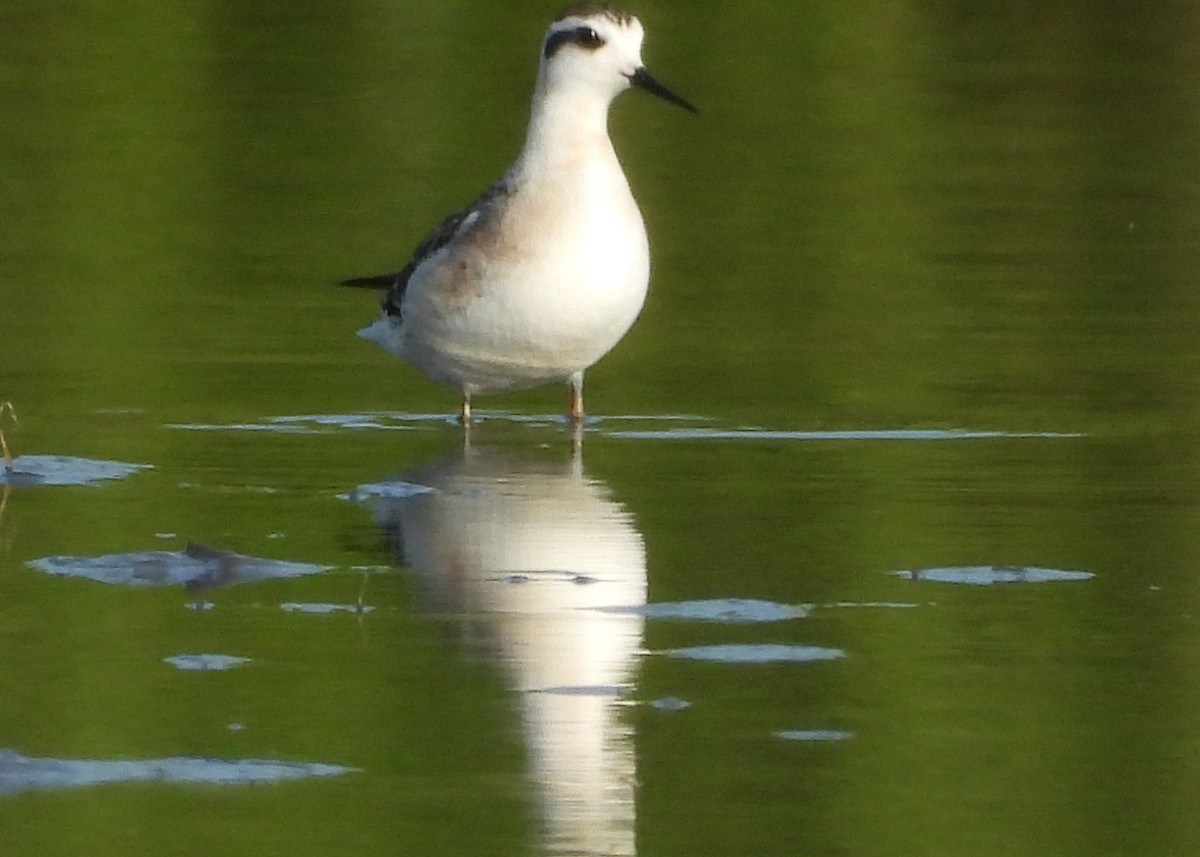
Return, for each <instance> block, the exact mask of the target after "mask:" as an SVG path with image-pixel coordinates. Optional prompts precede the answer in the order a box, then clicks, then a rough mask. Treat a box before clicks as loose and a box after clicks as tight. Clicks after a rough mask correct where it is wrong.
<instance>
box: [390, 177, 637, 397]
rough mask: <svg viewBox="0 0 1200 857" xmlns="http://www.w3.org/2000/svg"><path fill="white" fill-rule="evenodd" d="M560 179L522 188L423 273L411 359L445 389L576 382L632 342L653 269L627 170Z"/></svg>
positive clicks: (409, 305) (409, 319)
mask: <svg viewBox="0 0 1200 857" xmlns="http://www.w3.org/2000/svg"><path fill="white" fill-rule="evenodd" d="M553 178H554V179H556V180H552V181H542V182H530V183H527V184H526V185H524V186H522V187H520V188H519V190H518V192H516V193H514V194H513V195H511V196H510V197H508V198H507V199H506V200H505V204H504V205H503V206H501V207H500V208H499V210H498V211H497V212H496V214H495V216H494V217H492V218H490V220H489V221H488V222H486V223H480V224H478V225H477V226H476V228H474V229H473V230H471V231H470V232H469V233H468V234H467V235H466V236H464V240H463V241H462V242H456V243H455V244H453V245H451V246H450V247H448V248H447V249H446V250H445V251H443V253H439V254H437V255H436V256H434V257H433V258H431V259H430V264H427V265H424V266H422V267H421V268H419V269H418V270H417V272H415V274H414V276H413V278H412V280H411V281H410V283H409V287H408V292H407V293H406V296H405V301H404V305H403V314H404V322H403V342H402V343H401V344H400V353H401V356H402V357H404V358H405V359H406V360H408V361H409V362H411V363H413V364H414V365H416V366H417V367H418V368H420V369H421V370H422V371H424V372H425V373H426V374H428V375H429V376H430V377H432V378H434V379H436V380H439V381H441V382H442V383H446V384H449V385H451V386H454V387H458V388H460V389H466V390H468V391H470V392H476V393H489V392H502V391H504V390H512V389H520V388H523V387H531V386H536V385H538V384H543V383H546V382H548V381H554V380H558V379H566V378H568V377H569V376H570V375H572V374H573V373H575V372H580V371H583V370H584V369H587V368H588V367H589V366H591V365H592V364H594V363H595V362H596V361H597V360H599V359H600V358H601V357H603V356H604V355H605V354H606V353H607V352H608V351H609V350H610V349H611V348H612V347H613V346H614V345H616V343H617V342H618V341H619V340H620V339H621V337H622V336H624V334H625V333H626V331H627V330H628V329H629V327H630V326H631V325H632V324H633V322H634V320H635V319H636V318H637V315H638V313H639V312H640V310H641V308H642V304H643V302H644V301H645V297H646V288H647V284H648V281H649V273H650V259H649V247H648V244H647V240H646V231H645V227H644V226H643V223H642V218H641V214H640V212H639V211H638V208H637V204H636V203H635V202H634V200H633V196H632V194H631V193H630V191H629V186H628V184H627V182H626V181H625V177H624V174H623V173H622V172H621V170H620V167H619V166H618V165H617V162H616V158H615V156H613V157H612V158H611V160H609V159H594V158H593V159H591V161H590V162H589V164H588V166H587V167H586V168H583V169H579V170H577V171H574V172H572V173H571V174H570V176H569V179H566V177H563V176H556V177H553ZM564 179H565V180H564Z"/></svg>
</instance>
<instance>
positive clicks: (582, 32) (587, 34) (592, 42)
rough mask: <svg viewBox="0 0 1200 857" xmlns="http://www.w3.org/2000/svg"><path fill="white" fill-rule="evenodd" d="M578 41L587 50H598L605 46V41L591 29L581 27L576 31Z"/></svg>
mask: <svg viewBox="0 0 1200 857" xmlns="http://www.w3.org/2000/svg"><path fill="white" fill-rule="evenodd" d="M575 36H576V39H577V40H578V42H579V44H580V45H581V46H582V47H585V48H598V47H600V46H601V45H602V44H604V39H602V38H600V34H599V33H597V32H596V31H595V30H593V29H592V28H591V27H580V28H579V29H578V30H576V31H575Z"/></svg>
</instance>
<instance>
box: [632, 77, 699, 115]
mask: <svg viewBox="0 0 1200 857" xmlns="http://www.w3.org/2000/svg"><path fill="white" fill-rule="evenodd" d="M629 82H630V83H632V84H633V85H634V86H637V87H640V88H642V89H644V90H646V91H647V92H649V93H652V94H654V95H657V96H658V97H659V98H661V99H663V100H664V101H669V102H671V103H672V104H677V105H679V106H680V107H682V108H684V109H685V110H690V111H692V112H693V113H699V112H700V111H698V110H697V109H696V108H695V107H693V106H692V104H691V103H690V102H688V101H686V100H684V99H682V98H680V97H679V96H678V95H676V94H675V93H674V92H672V91H671V90H669V89H667V88H666V87H665V86H663V85H662V84H661V83H659V82H658V81H657V80H655V79H654V76H653V75H651V74H650V72H648V71H646V67H645V66H642V67H641V68H639V69H638V70H637V71H635V72H634V73H633V74H631V75H629Z"/></svg>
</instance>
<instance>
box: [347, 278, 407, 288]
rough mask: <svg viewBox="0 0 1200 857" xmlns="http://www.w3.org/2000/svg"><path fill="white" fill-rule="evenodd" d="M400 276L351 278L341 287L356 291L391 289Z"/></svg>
mask: <svg viewBox="0 0 1200 857" xmlns="http://www.w3.org/2000/svg"><path fill="white" fill-rule="evenodd" d="M399 276H400V275H399V274H376V275H375V276H373V277H351V278H350V279H349V280H342V281H341V282H339V283H338V285H339V286H349V287H351V288H354V289H390V288H391V287H392V286H393V285H395V283H396V279H397V278H398V277H399Z"/></svg>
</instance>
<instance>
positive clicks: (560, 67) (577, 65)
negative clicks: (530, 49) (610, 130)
mask: <svg viewBox="0 0 1200 857" xmlns="http://www.w3.org/2000/svg"><path fill="white" fill-rule="evenodd" d="M643 38H645V31H644V30H643V29H642V22H641V21H639V20H638V19H637V18H636V17H635V16H633V15H631V14H629V13H628V12H622V11H621V10H619V9H614V8H613V7H612V6H608V5H606V4H602V3H581V4H579V5H576V6H571V7H569V8H568V9H566V10H564V11H563V12H562V13H561V14H560V15H559V16H558V18H557V19H556V20H555V21H554V23H552V24H551V25H550V28H549V29H548V30H547V31H546V38H545V39H544V40H543V41H542V61H541V67H540V70H539V72H538V85H539V89H540V90H541V91H542V94H543V96H545V95H548V94H550V93H555V94H570V96H571V97H575V98H589V97H590V98H601V99H603V100H604V102H605V103H606V104H607V103H608V102H609V101H612V99H614V98H616V97H617V95H619V94H620V93H621V92H623V91H625V90H626V89H628V88H629V87H630V86H637V87H640V88H642V89H645V90H646V91H648V92H651V93H653V94H654V95H657V96H658V97H660V98H663V99H665V100H666V101H669V102H671V103H672V104H677V105H679V106H680V107H684V108H686V109H688V110H691V111H693V112H695V110H696V108H695V107H693V106H692V105H691V104H689V103H688V102H687V101H685V100H684V99H682V98H680V97H679V96H678V95H676V94H675V93H673V92H671V90H669V89H667V88H666V87H665V86H663V85H662V84H661V83H659V82H658V81H657V80H655V79H654V78H653V77H652V76H651V75H650V73H649V72H648V71H646V67H645V66H644V65H643V64H642V40H643Z"/></svg>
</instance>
